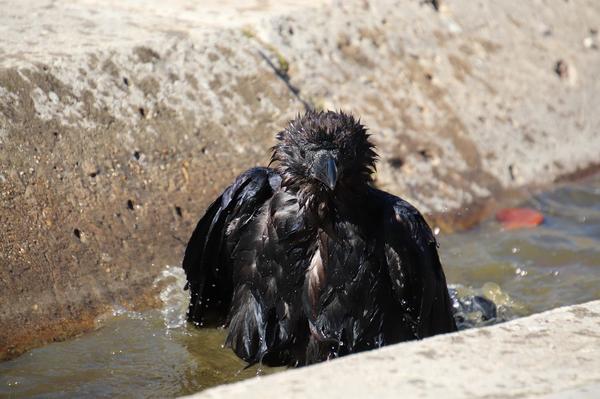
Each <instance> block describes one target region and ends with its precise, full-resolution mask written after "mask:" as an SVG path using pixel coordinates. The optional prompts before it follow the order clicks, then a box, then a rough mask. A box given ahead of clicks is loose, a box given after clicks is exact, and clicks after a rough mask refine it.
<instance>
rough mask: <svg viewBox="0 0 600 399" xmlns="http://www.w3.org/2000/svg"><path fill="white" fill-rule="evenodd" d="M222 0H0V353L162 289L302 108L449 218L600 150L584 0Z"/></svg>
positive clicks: (593, 12) (581, 165) (595, 74)
mask: <svg viewBox="0 0 600 399" xmlns="http://www.w3.org/2000/svg"><path fill="white" fill-rule="evenodd" d="M17 3H18V4H17ZM208 3H211V2H208ZM258 3H260V4H258ZM215 4H216V3H215ZM215 4H212V3H211V4H209V5H207V6H206V7H207V8H202V6H188V5H186V4H184V3H183V2H173V3H172V4H169V5H168V6H166V5H165V4H164V3H160V2H158V1H150V2H146V3H145V5H144V7H141V6H140V5H139V4H137V3H135V2H132V3H128V2H119V3H118V4H117V3H114V4H113V3H110V4H109V3H107V5H105V6H104V7H103V8H101V9H94V8H93V7H92V6H91V5H89V4H88V3H87V2H85V1H83V0H81V1H75V2H70V4H69V5H58V4H51V5H46V4H44V3H42V2H40V1H25V2H14V1H0V6H1V7H2V8H3V9H6V10H11V11H10V12H8V13H6V14H3V15H2V16H0V26H4V27H5V28H4V31H2V33H3V34H4V41H3V43H2V44H0V204H1V207H0V226H2V229H0V325H1V326H2V328H0V359H2V358H8V357H12V356H15V355H17V354H19V353H22V351H23V350H26V349H27V348H30V347H32V346H36V345H40V344H43V343H45V342H49V341H52V340H55V339H64V338H66V337H69V336H72V335H74V334H76V333H79V332H81V331H85V330H88V329H91V328H93V327H94V318H95V317H97V316H98V315H99V314H101V313H102V312H105V311H106V310H109V309H110V308H111V307H112V306H116V305H119V306H128V307H136V308H143V307H152V306H156V299H155V297H154V292H155V290H156V287H155V286H154V280H155V278H156V276H157V275H158V273H159V272H160V271H161V270H162V269H163V268H164V267H165V265H177V264H179V262H180V261H181V256H182V254H183V249H184V246H185V243H186V241H187V239H188V237H189V235H190V233H191V231H192V230H193V228H194V225H195V223H196V221H197V220H198V218H199V216H200V215H201V214H202V212H203V210H204V208H205V207H206V205H207V204H208V203H209V201H211V200H212V199H213V198H214V197H215V196H216V195H217V194H218V193H220V192H221V191H222V190H223V188H224V187H225V186H226V185H227V184H228V182H230V181H231V179H232V178H233V177H234V176H235V175H236V174H237V173H239V172H241V171H242V170H244V169H246V168H249V167H252V166H255V165H264V164H266V163H268V159H269V148H270V146H272V145H273V143H274V142H273V140H274V133H275V132H277V131H278V130H279V129H281V128H282V127H283V126H284V124H285V122H286V120H288V119H289V118H291V117H293V116H294V115H295V114H296V113H298V112H301V111H303V110H304V109H305V108H307V107H315V108H327V109H344V110H347V111H351V112H353V113H355V114H357V115H359V116H361V118H362V121H363V122H364V123H365V124H366V125H367V126H368V127H369V128H370V130H371V132H372V133H373V135H374V140H375V141H376V143H377V144H378V148H379V154H380V156H381V159H380V162H379V168H378V174H377V184H378V185H379V186H381V187H382V188H384V189H387V190H389V191H391V192H394V193H396V194H399V195H401V196H403V197H405V198H406V199H408V200H410V201H411V202H413V203H415V205H417V206H418V207H419V208H420V209H422V210H423V211H424V212H425V213H427V214H428V215H429V216H430V218H431V220H432V221H433V222H434V223H435V224H436V225H439V226H441V227H446V228H447V229H452V228H455V227H456V226H466V225H470V224H472V223H475V222H476V221H477V220H479V218H480V217H481V216H482V215H484V214H485V212H486V210H489V209H490V207H491V206H493V205H490V204H494V201H497V200H498V198H499V197H501V196H506V195H507V193H514V192H517V191H519V190H521V189H522V188H530V187H534V186H539V185H545V184H549V183H551V182H553V181H555V180H556V179H559V178H560V177H561V176H567V175H570V174H573V173H575V172H576V171H578V170H591V169H592V168H594V167H595V165H598V164H600V159H599V158H598V153H600V131H599V130H600V113H598V112H597V110H596V108H597V104H600V79H599V74H600V52H599V51H598V48H597V46H596V47H594V46H593V44H594V43H595V40H597V39H598V38H597V33H594V32H597V31H598V29H599V28H600V6H599V5H598V4H597V3H596V2H595V1H593V0H587V1H586V0H580V1H571V2H556V3H553V4H552V5H545V6H543V5H539V4H537V3H535V4H534V3H527V2H525V3H524V2H519V1H516V0H509V1H505V2H499V3H498V2H497V3H494V4H491V3H488V2H485V1H477V2H472V1H470V0H456V1H453V2H436V4H437V6H436V7H433V6H432V4H430V3H428V2H419V1H410V0H406V1H399V2H389V1H369V2H367V1H350V2H329V1H323V2H318V1H315V2H311V3H310V5H300V4H299V3H296V2H292V1H290V2H284V3H281V4H279V5H269V4H267V5H265V4H262V3H261V2H257V4H256V5H255V6H256V7H255V8H252V7H250V6H248V4H250V3H244V4H245V5H244V4H242V3H240V2H236V1H231V2H225V3H223V4H222V5H219V7H216V6H215ZM251 4H254V3H251ZM211 13H212V14H211ZM209 15H212V16H213V17H214V18H212V19H211V18H209V17H208V16H209ZM236 16H239V18H238V19H237V21H238V22H239V23H237V24H236V23H234V22H232V21H236ZM32 18H36V21H37V22H36V24H35V26H31V23H30V21H31V19H32ZM590 43H592V45H590ZM559 61H560V62H561V68H560V73H558V72H557V63H558V62H559Z"/></svg>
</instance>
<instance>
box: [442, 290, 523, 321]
mask: <svg viewBox="0 0 600 399" xmlns="http://www.w3.org/2000/svg"><path fill="white" fill-rule="evenodd" d="M448 292H449V294H450V299H451V301H452V309H453V311H454V319H455V320H456V325H457V326H458V329H459V330H464V329H467V328H473V327H483V326H489V325H492V324H497V323H502V322H504V321H508V320H512V319H514V318H516V317H518V316H520V315H522V314H523V312H524V307H523V306H522V305H521V304H519V303H518V302H516V301H515V300H514V299H512V298H511V297H510V296H509V295H508V294H507V293H506V292H504V291H503V290H502V288H500V286H499V285H498V284H496V283H485V284H484V285H483V286H482V287H481V288H479V289H476V288H472V287H466V286H464V285H460V284H452V285H449V286H448Z"/></svg>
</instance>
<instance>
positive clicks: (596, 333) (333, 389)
mask: <svg viewBox="0 0 600 399" xmlns="http://www.w3.org/2000/svg"><path fill="white" fill-rule="evenodd" d="M248 395H250V396H251V397H253V398H261V399H269V398H315V397H321V398H344V399H348V398H515V397H519V398H522V397H544V398H569V397H572V398H598V397H600V301H594V302H588V303H586V304H582V305H575V306H568V307H564V308H559V309H554V310H551V311H548V312H544V313H540V314H537V315H534V316H530V317H525V318H522V319H518V320H514V321H511V322H508V323H504V324H499V325H495V326H492V327H485V328H480V329H474V330H466V331H462V332H458V333H453V334H446V335H441V336H436V337H433V338H428V339H425V340H423V341H419V342H416V341H413V342H407V343H401V344H396V345H392V346H388V347H384V348H382V349H379V350H376V351H372V352H366V353H361V354H357V355H351V356H347V357H344V358H341V359H336V360H334V361H330V362H326V363H321V364H318V365H315V366H310V367H305V368H302V369H296V370H289V371H286V372H284V373H281V374H276V375H271V376H266V377H259V378H253V379H250V380H246V381H242V382H239V383H235V384H231V385H223V386H220V387H216V388H213V389H209V390H207V391H204V392H201V393H199V394H196V395H192V396H189V398H197V399H208V398H229V399H234V398H248Z"/></svg>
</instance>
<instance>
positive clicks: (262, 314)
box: [183, 111, 456, 366]
mask: <svg viewBox="0 0 600 399" xmlns="http://www.w3.org/2000/svg"><path fill="white" fill-rule="evenodd" d="M277 140H278V144H277V145H276V146H275V147H274V148H273V155H272V162H271V163H272V164H273V165H274V167H272V168H266V167H264V168H253V169H250V170H248V171H246V172H244V173H243V174H241V175H240V176H238V177H237V178H236V179H235V181H234V182H233V184H232V185H231V186H229V187H228V188H227V189H226V190H225V191H224V192H223V194H222V195H221V196H220V197H219V198H217V199H216V200H215V201H214V202H213V203H212V205H210V206H209V208H208V210H207V211H206V214H205V215H204V216H203V217H202V218H201V219H200V221H199V223H198V225H197V227H196V229H195V231H194V232H193V234H192V237H191V238H190V241H189V243H188V246H187V249H186V252H185V257H184V260H183V268H184V269H185V272H186V276H187V280H188V286H189V288H190V290H191V300H190V306H189V311H188V319H189V320H190V321H192V322H194V323H196V324H197V325H206V326H210V325H225V326H226V327H227V328H228V334H227V338H226V345H227V346H229V347H231V348H232V349H233V351H234V352H235V353H236V354H237V355H238V356H239V357H240V358H242V359H244V360H245V361H246V362H248V363H250V364H253V363H257V362H262V363H265V364H268V365H292V366H296V365H305V364H310V363H315V362H318V361H322V360H325V359H329V358H332V357H337V356H342V355H345V354H349V353H354V352H359V351H364V350H368V349H372V348H376V347H380V346H382V345H387V344H391V343H395V342H400V341H406V340H411V339H420V338H424V337H428V336H431V335H435V334H439V333H446V332H450V331H454V330H456V325H455V322H454V319H453V316H452V312H451V303H450V299H449V296H448V289H447V286H446V279H445V276H444V272H443V270H442V266H441V264H440V261H439V258H438V254H437V244H436V240H435V238H434V236H433V234H432V232H431V230H430V228H429V226H428V225H427V223H426V222H425V220H424V219H423V217H422V216H421V214H420V213H419V212H418V211H417V210H416V209H415V208H414V207H413V206H411V205H410V204H409V203H408V202H406V201H404V200H402V199H401V198H398V197H396V196H394V195H391V194H388V193H385V192H383V191H380V190H377V189H375V188H373V187H372V184H371V183H372V181H371V175H372V173H373V172H374V169H375V160H376V154H375V152H374V147H373V145H372V144H371V142H370V141H369V135H368V134H367V132H366V129H365V128H364V127H363V126H362V125H361V124H360V122H359V121H357V120H355V119H354V117H352V116H351V115H348V114H344V113H341V112H339V113H338V112H315V111H309V112H307V113H306V114H304V115H302V116H299V117H297V118H296V119H295V120H293V121H291V122H290V123H289V125H288V126H287V128H286V129H284V130H283V131H281V132H280V133H278V135H277Z"/></svg>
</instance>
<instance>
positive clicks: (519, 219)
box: [496, 208, 544, 229]
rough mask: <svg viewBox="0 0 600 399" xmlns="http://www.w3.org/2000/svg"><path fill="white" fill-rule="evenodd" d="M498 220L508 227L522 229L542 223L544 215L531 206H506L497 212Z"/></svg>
mask: <svg viewBox="0 0 600 399" xmlns="http://www.w3.org/2000/svg"><path fill="white" fill-rule="evenodd" d="M496 220H497V221H499V222H500V223H502V227H504V228H506V229H521V228H524V227H535V226H537V225H539V224H541V223H542V222H543V221H544V215H542V214H541V213H540V212H538V211H536V210H534V209H530V208H504V209H502V210H500V211H498V212H497V213H496Z"/></svg>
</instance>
